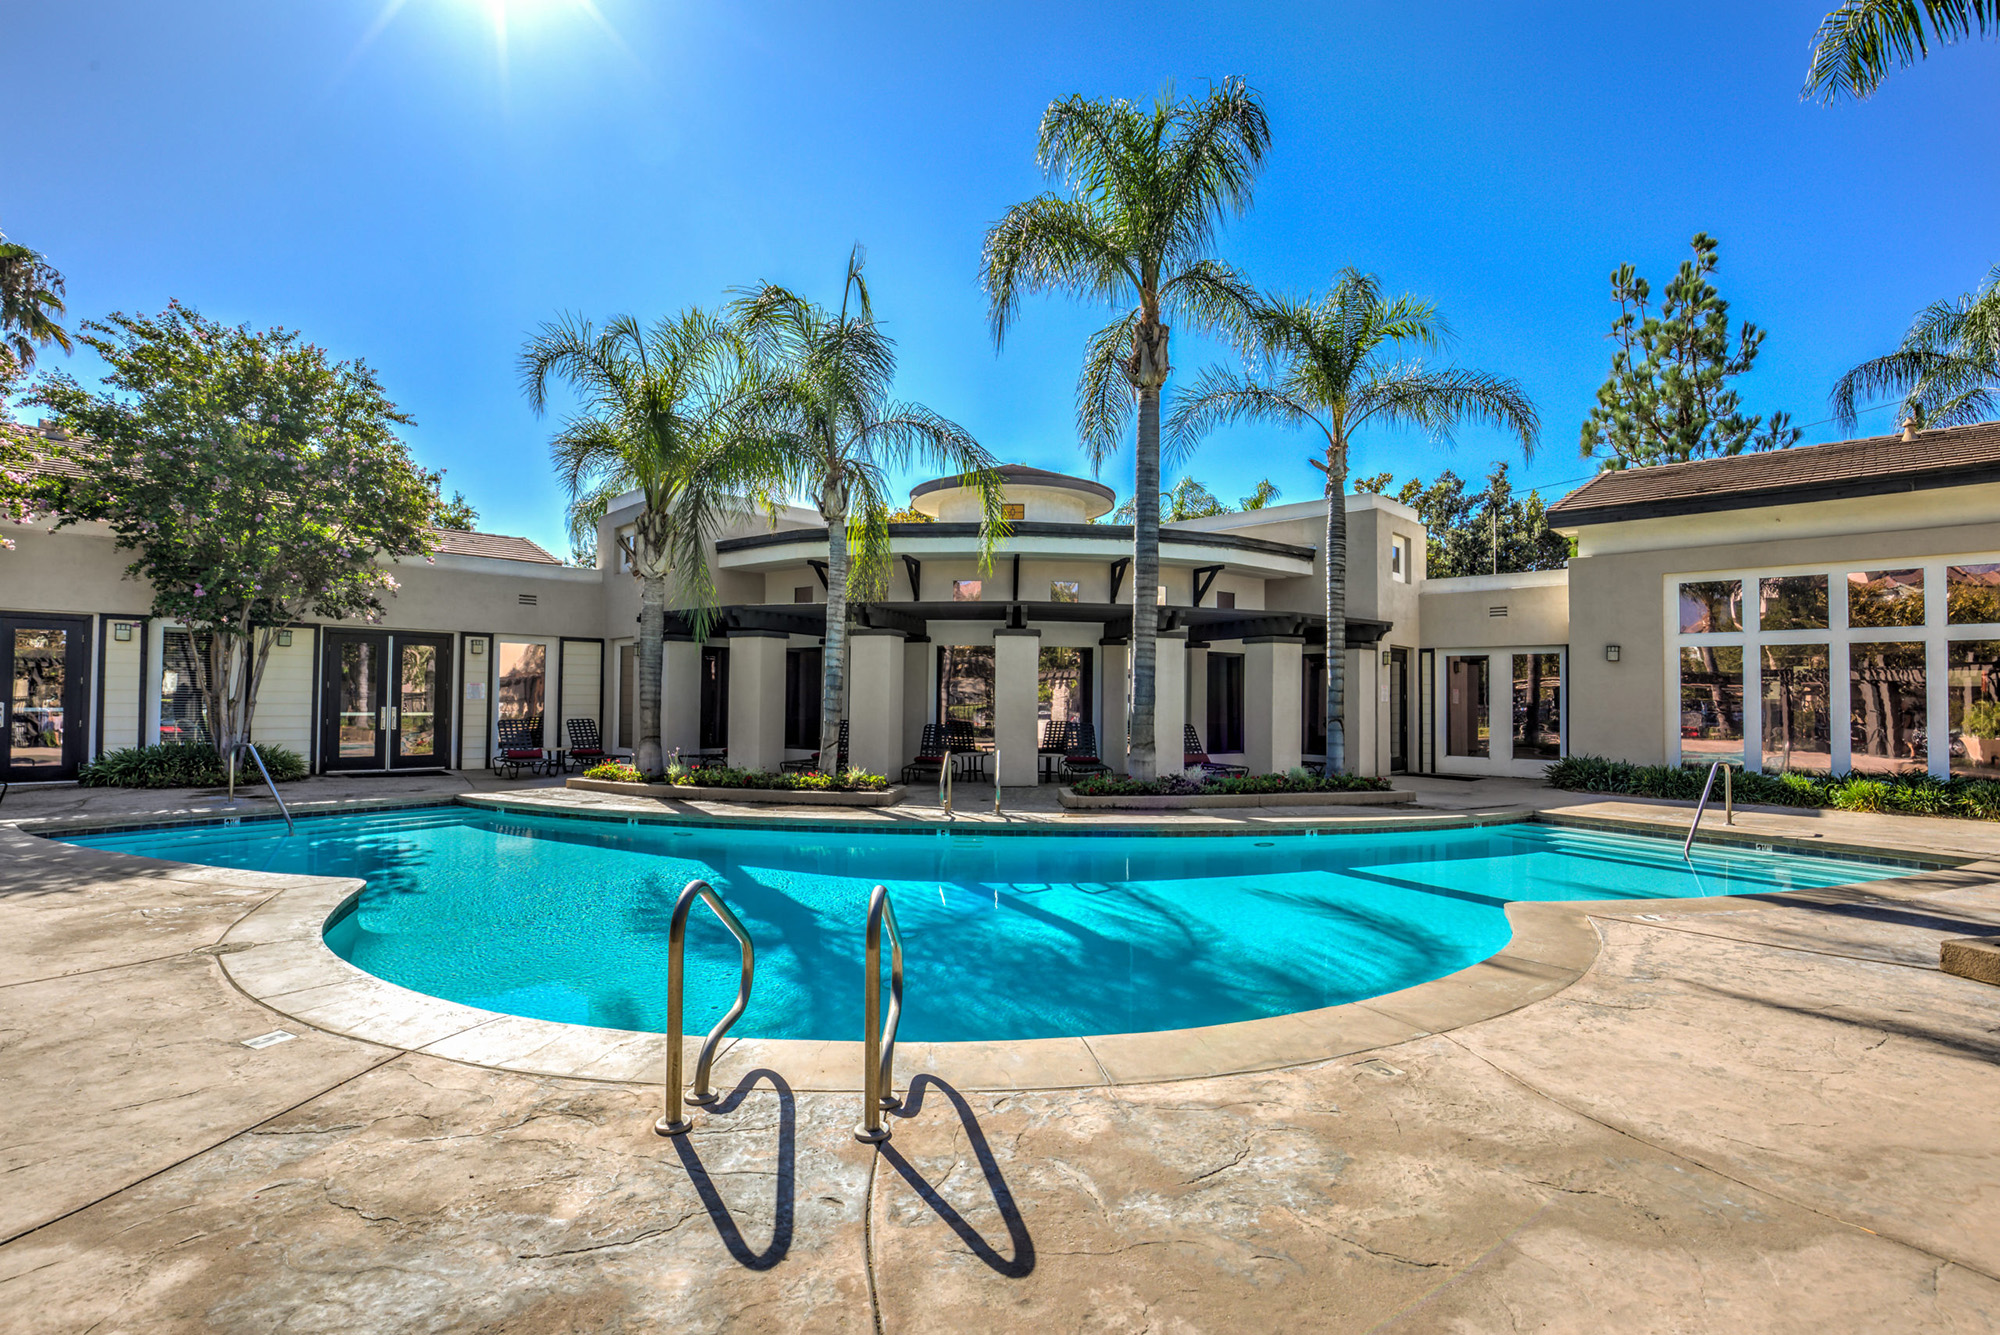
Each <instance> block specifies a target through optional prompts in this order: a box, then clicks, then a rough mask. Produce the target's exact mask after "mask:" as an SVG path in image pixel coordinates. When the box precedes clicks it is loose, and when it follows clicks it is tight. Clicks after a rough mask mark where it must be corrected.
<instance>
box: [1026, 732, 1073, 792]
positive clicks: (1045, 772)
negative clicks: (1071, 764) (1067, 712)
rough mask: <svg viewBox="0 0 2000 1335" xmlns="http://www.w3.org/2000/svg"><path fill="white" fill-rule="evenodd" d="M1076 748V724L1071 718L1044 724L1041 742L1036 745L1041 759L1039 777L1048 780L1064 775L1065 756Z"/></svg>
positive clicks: (1036, 751)
mask: <svg viewBox="0 0 2000 1335" xmlns="http://www.w3.org/2000/svg"><path fill="white" fill-rule="evenodd" d="M1074 750H1076V724H1075V723H1074V722H1072V721H1071V720H1069V719H1055V720H1052V721H1050V722H1049V723H1046V724H1044V725H1043V726H1042V740H1041V743H1040V744H1039V745H1038V746H1036V747H1035V757H1036V759H1037V760H1038V761H1040V762H1041V763H1040V765H1039V766H1038V769H1039V771H1040V772H1039V773H1038V774H1037V776H1036V777H1037V779H1038V780H1040V781H1042V782H1047V781H1048V780H1050V779H1059V778H1061V777H1062V762H1063V757H1064V756H1066V755H1068V754H1069V753H1070V752H1072V751H1074Z"/></svg>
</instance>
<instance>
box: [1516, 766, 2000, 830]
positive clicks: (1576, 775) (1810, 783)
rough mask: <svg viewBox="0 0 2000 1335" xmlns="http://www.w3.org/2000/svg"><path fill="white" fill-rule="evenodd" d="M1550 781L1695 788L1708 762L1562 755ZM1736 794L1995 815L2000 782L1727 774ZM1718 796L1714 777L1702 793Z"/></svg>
mask: <svg viewBox="0 0 2000 1335" xmlns="http://www.w3.org/2000/svg"><path fill="white" fill-rule="evenodd" d="M1545 773H1546V777H1547V778H1548V781H1549V783H1550V784H1551V785H1552V786H1554V787H1557V788H1562V789H1566V790H1568V791H1569V792H1574V793H1626V794H1630V795H1631V796H1633V797H1665V798H1678V799H1681V800H1683V801H1689V802H1692V801H1694V800H1695V799H1697V798H1699V797H1700V796H1701V787H1702V784H1703V783H1704V782H1706V781H1707V778H1708V768H1707V766H1696V765H1681V766H1679V767H1676V766H1672V765H1633V764H1629V763H1627V762H1626V761H1623V760H1608V759H1606V758H1605V757H1603V756H1566V757H1564V758H1563V759H1561V760H1558V761H1556V762H1555V763H1554V764H1552V765H1550V766H1549V767H1548V769H1547V771H1545ZM1734 779H1735V789H1736V800H1737V801H1738V802H1742V803H1748V804H1750V805H1753V806H1773V807H1831V808H1833V809H1835V810H1838V811H1889V812H1896V813H1899V814H1901V815H1906V816H1956V817H1959V818H1962V819H1965V820H2000V782H1996V781H1995V780H1992V779H1958V778H1954V779H1934V778H1932V777H1931V776H1930V775H1928V774H1924V773H1922V772H1920V771H1914V770H1905V771H1903V772H1901V773H1896V774H1882V775H1862V774H1845V775H1839V776H1832V775H1826V774H1806V773H1801V772H1799V771H1797V770H1787V771H1785V772H1783V773H1780V774H1751V773H1749V772H1748V771H1746V770H1737V771H1736V772H1735V775H1734ZM1709 800H1710V801H1711V802H1719V801H1721V800H1722V792H1721V784H1719V783H1718V784H1717V785H1716V792H1715V794H1714V795H1713V796H1711V797H1710V799H1709Z"/></svg>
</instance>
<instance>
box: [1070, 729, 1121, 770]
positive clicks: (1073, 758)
mask: <svg viewBox="0 0 2000 1335" xmlns="http://www.w3.org/2000/svg"><path fill="white" fill-rule="evenodd" d="M1069 726H1070V743H1069V754H1068V755H1066V756H1064V757H1063V767H1062V776H1063V778H1064V779H1084V778H1089V777H1090V776H1091V775H1093V774H1109V773H1110V772H1111V766H1109V765H1107V764H1105V763H1104V762H1103V761H1102V760H1100V759H1099V758H1098V755H1097V729H1096V728H1095V727H1094V726H1092V725H1091V724H1088V723H1072V724H1070V725H1069Z"/></svg>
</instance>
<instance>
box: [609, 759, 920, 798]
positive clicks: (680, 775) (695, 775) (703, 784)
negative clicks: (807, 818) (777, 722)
mask: <svg viewBox="0 0 2000 1335" xmlns="http://www.w3.org/2000/svg"><path fill="white" fill-rule="evenodd" d="M583 777H584V778H586V779H610V780H612V781H613V782H616V783H644V782H646V780H645V779H644V778H642V777H641V776H640V774H639V771H638V770H637V769H636V768H634V767H633V766H631V765H629V764H627V763H626V762H624V761H622V760H607V761H606V762H604V763H603V764H602V765H597V766H594V767H592V768H590V769H587V770H585V771H584V772H583ZM653 782H655V783H661V784H666V785H669V786H671V787H676V788H769V789H774V790H779V791H783V792H792V793H798V792H811V793H879V792H881V791H882V790H883V789H884V788H887V787H888V786H889V780H888V779H886V778H884V777H883V776H882V775H880V774H869V773H867V772H866V771H863V770H858V769H850V770H846V771H843V772H842V773H840V774H837V775H835V774H821V773H819V772H818V771H816V770H815V771H810V772H808V773H805V774H789V773H785V772H783V771H775V772H774V771H772V770H767V769H730V768H728V767H726V766H716V767H714V768H710V769H679V768H674V769H670V770H668V771H667V773H666V774H665V775H663V776H661V777H660V778H658V779H655V780H653Z"/></svg>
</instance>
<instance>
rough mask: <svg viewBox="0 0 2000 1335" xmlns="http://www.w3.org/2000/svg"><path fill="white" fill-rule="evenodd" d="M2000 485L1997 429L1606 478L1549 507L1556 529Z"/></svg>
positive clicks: (1981, 426) (1980, 427) (1984, 425)
mask: <svg viewBox="0 0 2000 1335" xmlns="http://www.w3.org/2000/svg"><path fill="white" fill-rule="evenodd" d="M1991 481H2000V422H1977V423H1974V424H1973V425H1971V426H1959V427H1941V428H1939V429H1937V430H1934V431H1918V432H1915V433H1914V434H1913V437H1912V438H1911V439H1909V440H1905V439H1903V437H1901V436H1900V435H1897V436H1868V437H1864V438H1862V439H1859V440H1840V441H1834V442H1833V443H1831V444H1828V445H1802V446H1798V447H1796V448H1794V449H1789V450H1771V451H1767V452H1765V453H1762V454H1738V455H1733V456H1731V457H1729V458H1724V459H1697V460H1695V461H1693V462H1691V463H1684V464H1657V465H1655V466H1653V467H1651V468H1626V469H1619V470H1607V471H1605V472H1602V473H1599V474H1598V475H1597V476H1596V477H1594V478H1592V479H1591V480H1590V481H1588V482H1586V483H1584V484H1583V485H1582V486H1581V487H1578V488H1577V489H1576V490H1575V491H1573V492H1571V493H1570V494H1569V495H1567V496H1565V497H1563V498H1562V499H1561V500H1560V501H1558V502H1556V503H1555V504H1554V505H1552V506H1550V507H1549V522H1550V523H1551V524H1553V525H1554V526H1556V527H1557V528H1568V527H1572V526H1576V525H1582V524H1606V523H1615V522H1618V521H1620V520H1631V519H1657V518H1663V517H1666V516H1671V515H1689V514H1701V513H1704V512H1707V511H1711V510H1744V509H1750V508H1752V507H1755V506H1760V505H1774V504H1791V503H1796V502H1800V501H1821V500H1838V499H1841V498H1844V497H1852V496H1874V495H1882V494H1885V493H1889V492H1899V491H1923V490H1929V489H1932V488H1936V487H1956V486H1969V485H1971V484H1973V483H1977V482H1991Z"/></svg>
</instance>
